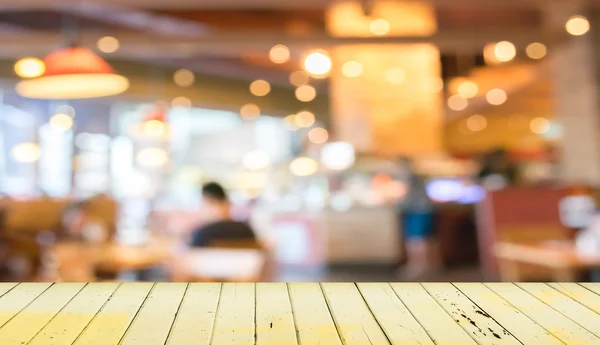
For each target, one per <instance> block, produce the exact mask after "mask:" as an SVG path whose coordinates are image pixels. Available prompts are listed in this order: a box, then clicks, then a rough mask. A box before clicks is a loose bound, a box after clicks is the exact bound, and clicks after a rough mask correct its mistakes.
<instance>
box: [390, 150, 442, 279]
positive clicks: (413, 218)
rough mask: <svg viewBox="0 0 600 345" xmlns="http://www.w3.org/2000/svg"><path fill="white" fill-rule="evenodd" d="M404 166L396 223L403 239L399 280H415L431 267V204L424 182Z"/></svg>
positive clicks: (433, 260)
mask: <svg viewBox="0 0 600 345" xmlns="http://www.w3.org/2000/svg"><path fill="white" fill-rule="evenodd" d="M403 161H404V163H405V164H406V167H407V172H408V176H407V179H406V180H407V181H406V182H407V194H406V197H405V198H404V200H403V201H402V202H401V204H400V205H399V206H400V207H399V211H400V217H399V218H400V224H401V227H402V232H403V234H404V239H405V243H406V245H405V248H406V254H407V267H406V272H405V276H404V277H403V279H406V280H415V279H418V278H419V277H420V276H422V275H423V274H426V273H427V272H428V271H430V270H432V269H434V268H435V266H436V263H437V251H436V246H435V244H434V242H435V241H434V239H433V232H434V207H433V202H432V201H431V199H430V198H429V196H428V195H427V191H426V189H425V181H424V179H423V177H422V176H420V175H419V174H417V173H416V172H414V171H413V170H412V169H411V167H410V162H409V161H408V160H406V159H404V160H403Z"/></svg>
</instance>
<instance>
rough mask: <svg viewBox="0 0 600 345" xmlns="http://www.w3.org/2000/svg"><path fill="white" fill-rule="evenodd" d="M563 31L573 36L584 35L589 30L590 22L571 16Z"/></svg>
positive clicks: (584, 18) (583, 18) (581, 17)
mask: <svg viewBox="0 0 600 345" xmlns="http://www.w3.org/2000/svg"><path fill="white" fill-rule="evenodd" d="M565 29H566V30H567V32H568V33H569V34H571V35H573V36H581V35H585V34H586V33H587V32H588V31H589V30H590V22H589V21H588V20H587V18H586V17H583V16H573V17H571V18H569V20H568V21H567V23H566V24H565Z"/></svg>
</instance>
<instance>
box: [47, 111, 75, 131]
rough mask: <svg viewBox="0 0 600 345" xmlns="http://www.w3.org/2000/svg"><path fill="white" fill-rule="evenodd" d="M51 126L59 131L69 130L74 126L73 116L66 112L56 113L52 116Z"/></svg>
mask: <svg viewBox="0 0 600 345" xmlns="http://www.w3.org/2000/svg"><path fill="white" fill-rule="evenodd" d="M49 123H50V126H51V127H52V128H54V129H57V130H59V131H67V130H69V129H71V128H72V127H73V118H72V117H71V116H69V115H67V114H64V113H56V114H54V115H52V117H51V118H50V121H49Z"/></svg>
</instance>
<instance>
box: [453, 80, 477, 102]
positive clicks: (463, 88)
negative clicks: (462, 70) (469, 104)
mask: <svg viewBox="0 0 600 345" xmlns="http://www.w3.org/2000/svg"><path fill="white" fill-rule="evenodd" d="M457 91H458V94H459V95H460V96H461V97H463V98H473V97H475V96H477V94H478V93H479V87H478V86H477V84H475V83H474V82H472V81H464V82H462V83H461V84H460V85H459V86H458V90H457Z"/></svg>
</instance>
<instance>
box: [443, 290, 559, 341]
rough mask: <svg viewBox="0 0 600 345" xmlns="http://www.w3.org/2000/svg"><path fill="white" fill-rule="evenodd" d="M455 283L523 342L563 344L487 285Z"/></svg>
mask: <svg viewBox="0 0 600 345" xmlns="http://www.w3.org/2000/svg"><path fill="white" fill-rule="evenodd" d="M454 285H455V286H456V287H457V288H458V289H459V290H460V291H461V292H462V293H464V294H465V295H467V296H469V299H470V300H472V301H473V302H474V303H476V304H477V305H478V306H479V307H480V308H482V310H485V313H487V314H488V315H490V316H491V317H492V318H493V319H494V320H496V321H497V322H498V323H500V324H501V325H502V326H504V327H505V328H506V329H508V330H509V331H510V333H511V334H513V335H514V336H515V337H516V338H517V339H519V340H520V341H521V342H522V343H523V344H526V345H529V344H531V345H536V344H545V345H546V344H547V345H562V344H563V342H562V341H560V340H558V339H557V338H556V337H555V336H553V335H552V334H551V333H550V332H548V331H547V330H545V329H544V328H543V327H541V326H540V325H538V324H537V323H535V322H534V321H533V320H531V319H530V318H529V317H527V315H525V314H523V313H522V312H520V311H519V309H517V308H516V307H514V306H513V305H511V304H510V303H508V302H507V301H505V300H504V299H502V298H501V297H500V296H498V295H497V294H496V293H495V292H493V291H492V290H490V289H488V288H487V287H486V286H485V285H483V284H481V283H456V284H454Z"/></svg>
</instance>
